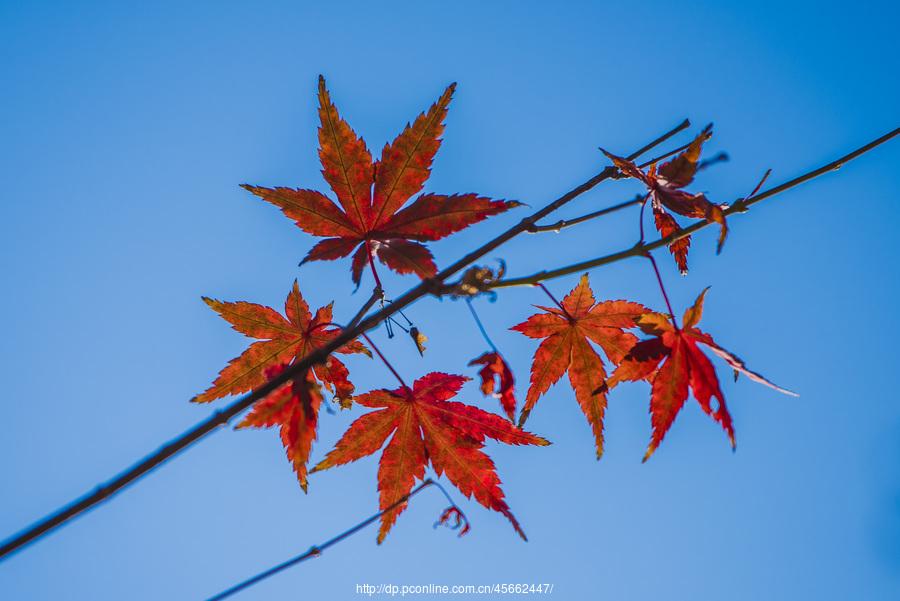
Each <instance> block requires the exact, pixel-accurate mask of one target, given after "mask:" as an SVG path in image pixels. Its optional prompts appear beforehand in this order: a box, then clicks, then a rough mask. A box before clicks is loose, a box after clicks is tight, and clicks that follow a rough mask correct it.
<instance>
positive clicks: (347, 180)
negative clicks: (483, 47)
mask: <svg viewBox="0 0 900 601" xmlns="http://www.w3.org/2000/svg"><path fill="white" fill-rule="evenodd" d="M455 87H456V84H451V85H450V86H449V87H448V88H447V89H446V90H445V91H444V93H443V95H441V97H440V99H438V101H437V102H436V103H435V104H434V105H432V106H431V108H430V109H428V111H427V112H425V113H422V114H420V115H419V116H418V117H417V118H416V120H415V122H413V124H412V125H409V124H407V126H406V128H405V129H404V130H403V131H402V132H401V133H400V135H398V136H397V137H396V138H395V139H394V141H393V142H391V143H390V144H386V145H385V146H384V149H383V150H382V151H381V159H380V160H379V161H377V162H375V163H373V162H372V155H371V153H370V152H369V149H368V148H367V147H366V144H365V142H364V141H363V140H362V138H360V137H358V136H357V135H356V133H355V132H354V131H353V130H352V129H351V128H350V126H349V125H348V124H347V122H346V121H344V120H343V119H342V118H341V117H340V115H339V114H338V111H337V108H335V106H334V104H332V102H331V99H330V97H329V95H328V90H327V89H326V88H325V79H324V78H322V77H321V76H320V77H319V117H320V119H321V126H320V127H319V158H320V159H321V161H322V175H323V176H324V177H325V180H326V181H327V182H328V185H329V186H331V189H332V190H333V191H334V194H335V196H336V197H337V201H338V203H339V205H340V206H337V205H335V203H334V202H332V201H331V200H330V199H329V198H328V197H326V196H325V195H324V194H322V193H321V192H317V191H315V190H305V189H293V188H263V187H260V186H250V185H244V186H243V187H244V188H245V189H247V190H249V191H250V192H252V193H253V194H256V195H257V196H259V197H261V198H263V199H264V200H266V201H268V202H270V203H272V204H274V205H275V206H277V207H278V208H280V209H281V210H282V212H283V213H284V214H285V215H286V216H287V217H289V218H290V219H293V220H294V221H295V222H296V224H297V226H298V227H299V228H300V229H302V230H303V231H305V232H307V233H309V234H312V235H314V236H322V237H324V238H325V240H322V241H320V242H319V243H318V244H316V245H315V246H314V247H313V248H312V250H310V251H309V254H307V255H306V257H305V258H304V259H303V262H306V261H322V260H334V259H339V258H341V257H346V256H348V255H350V254H351V253H354V250H355V253H354V254H353V260H352V262H351V274H352V277H353V281H354V283H356V284H357V285H358V284H359V281H360V278H361V277H362V271H363V268H364V267H365V264H366V262H368V263H369V264H370V265H371V266H372V270H373V272H374V270H375V264H374V262H373V257H378V259H379V260H380V261H381V262H382V263H384V264H385V265H387V266H388V267H389V268H391V269H393V270H394V271H396V272H398V273H415V274H416V275H418V276H419V277H421V278H427V277H430V276H433V275H434V274H435V273H436V272H437V267H436V266H435V263H434V259H433V257H432V255H431V252H430V251H429V250H428V249H427V248H426V247H425V246H424V245H422V244H420V242H426V241H430V240H439V239H441V238H444V237H445V236H448V235H450V234H452V233H454V232H458V231H459V230H462V229H464V228H466V227H468V226H470V225H472V224H474V223H477V222H479V221H482V220H483V219H485V218H487V217H489V216H491V215H496V214H497V213H502V212H504V211H506V210H508V209H510V208H512V207H514V206H517V205H518V203H515V202H507V201H502V200H490V199H488V198H484V197H482V196H479V195H477V194H452V195H449V196H447V195H440V194H422V195H421V196H419V197H418V198H417V199H416V200H415V201H414V202H413V203H412V204H410V205H409V206H407V207H406V208H403V205H404V204H406V202H407V201H408V200H409V199H410V198H411V197H412V196H413V195H415V194H418V193H419V192H420V191H421V190H422V186H423V185H424V184H425V180H427V179H428V176H429V174H430V173H431V163H432V161H433V159H434V156H435V154H436V153H437V151H438V148H439V147H440V145H441V134H443V131H444V118H445V117H446V115H447V106H448V105H449V104H450V99H451V97H452V95H453V90H454V89H455ZM376 279H377V277H376Z"/></svg>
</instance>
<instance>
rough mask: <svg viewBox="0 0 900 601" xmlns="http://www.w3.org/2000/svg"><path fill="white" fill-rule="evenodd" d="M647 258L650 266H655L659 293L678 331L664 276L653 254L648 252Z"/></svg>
mask: <svg viewBox="0 0 900 601" xmlns="http://www.w3.org/2000/svg"><path fill="white" fill-rule="evenodd" d="M646 257H647V258H648V259H650V264H651V265H653V271H654V272H655V273H656V281H657V282H658V283H659V291H660V292H662V296H663V299H664V300H665V301H666V309H668V310H669V317H671V318H672V325H673V326H675V329H676V330H677V329H678V321H677V320H676V319H675V312H674V311H672V303H670V302H669V295H668V294H666V286H665V284H663V280H662V276H661V275H660V274H659V267H658V266H657V265H656V259H654V258H653V253H650V252H647V254H646Z"/></svg>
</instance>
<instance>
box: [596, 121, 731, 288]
mask: <svg viewBox="0 0 900 601" xmlns="http://www.w3.org/2000/svg"><path fill="white" fill-rule="evenodd" d="M710 135H711V129H710V127H707V128H706V129H704V130H703V131H702V132H700V133H699V134H698V135H697V137H696V138H694V140H693V141H692V142H691V143H690V145H688V147H687V148H686V149H685V150H684V151H683V152H681V153H679V154H677V155H676V156H675V157H674V158H673V159H672V160H670V161H668V162H665V163H663V164H662V165H660V166H659V168H658V169H657V166H656V163H653V164H652V165H650V168H649V170H647V171H643V170H642V169H641V168H640V167H638V166H637V165H635V164H634V162H633V161H629V160H628V159H624V158H622V157H619V156H616V155H614V154H612V153H609V152H607V151H605V150H604V151H603V153H604V154H606V156H608V157H609V158H610V160H612V162H613V164H614V165H615V166H616V167H618V169H619V170H620V171H621V172H622V173H623V174H625V175H626V176H628V177H632V178H635V179H637V180H638V181H640V182H642V183H643V184H644V185H645V186H646V187H647V194H648V196H649V197H650V198H651V202H652V208H653V222H654V224H655V225H656V229H657V230H658V231H659V233H660V235H661V236H662V237H663V238H665V237H667V236H671V235H673V234H677V233H679V232H680V231H681V229H682V228H681V226H680V225H679V224H678V222H677V221H676V220H675V218H674V217H672V215H671V213H669V212H668V211H667V210H666V209H668V210H669V211H672V212H673V213H677V214H678V215H683V216H685V217H694V218H699V219H707V220H709V221H715V222H716V223H718V224H719V241H718V244H717V247H716V250H717V252H721V250H722V246H723V245H724V244H725V238H726V237H727V236H728V223H727V221H726V220H725V212H724V209H726V208H727V206H725V205H718V204H715V203H712V202H710V201H709V199H707V198H706V195H704V194H703V193H691V192H688V191H686V190H684V187H685V186H687V185H688V184H690V183H691V182H693V181H694V176H695V175H696V173H697V169H698V166H699V161H700V153H701V152H702V150H703V143H704V142H705V141H706V140H708V139H709V137H710ZM690 248H691V237H690V236H685V237H683V238H680V239H678V240H675V241H674V242H672V243H671V244H669V251H670V252H671V253H672V256H673V257H674V258H675V262H676V263H677V265H678V269H679V270H680V271H681V273H682V274H686V273H687V271H688V265H687V257H688V251H689V250H690Z"/></svg>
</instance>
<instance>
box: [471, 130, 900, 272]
mask: <svg viewBox="0 0 900 601" xmlns="http://www.w3.org/2000/svg"><path fill="white" fill-rule="evenodd" d="M898 135H900V127H898V128H897V129H895V130H893V131H890V132H888V133H886V134H885V135H883V136H881V137H880V138H877V139H875V140H873V141H871V142H869V143H868V144H866V145H865V146H861V147H859V148H857V149H856V150H854V151H853V152H851V153H849V154H846V155H844V156H842V157H841V158H839V159H837V160H835V161H832V162H830V163H828V164H827V165H823V166H821V167H819V168H818V169H813V170H812V171H809V172H807V173H804V174H803V175H801V176H799V177H795V178H794V179H792V180H788V181H786V182H784V183H783V184H780V185H778V186H775V187H774V188H769V189H768V190H766V191H764V192H760V193H759V194H756V195H755V196H750V197H747V198H743V199H740V200H738V201H737V202H735V203H734V204H733V205H731V207H729V208H728V209H727V210H725V211H724V213H725V215H726V216H728V215H733V214H735V213H743V212H745V211H746V210H747V209H748V208H749V207H751V206H753V205H755V204H756V203H758V202H762V201H763V200H765V199H767V198H771V197H772V196H775V195H777V194H781V193H782V192H785V191H787V190H789V189H791V188H794V187H796V186H799V185H800V184H803V183H806V182H808V181H809V180H811V179H815V178H816V177H819V176H820V175H824V174H826V173H828V172H830V171H836V170H837V169H840V168H841V167H842V166H844V165H845V164H846V163H848V162H849V161H852V160H853V159H855V158H857V157H859V156H860V155H863V154H865V153H867V152H869V151H870V150H872V149H873V148H875V147H877V146H880V145H881V144H884V143H885V142H887V141H888V140H890V139H892V138H895V137H897V136H898ZM711 223H713V222H711V221H706V220H703V221H698V222H696V223H693V224H691V225H689V226H687V227H685V228H682V229H681V230H679V231H678V232H676V233H674V234H670V235H669V236H666V237H665V238H660V239H659V240H655V241H653V242H648V243H644V244H637V245H635V246H633V247H631V248H629V249H626V250H622V251H619V252H616V253H612V254H609V255H606V256H603V257H599V258H596V259H590V260H588V261H581V262H580V263H574V264H572V265H568V266H566V267H560V268H558V269H551V270H545V271H539V272H537V273H534V274H532V275H528V276H522V277H518V278H509V279H504V280H501V281H499V282H493V283H491V284H489V285H488V286H487V287H488V288H491V289H495V288H510V287H513V286H533V285H535V284H537V283H538V282H543V281H546V280H551V279H553V278H558V277H562V276H565V275H571V274H573V273H581V272H583V271H587V270H589V269H594V268H595V267H600V266H602V265H609V264H610V263H616V262H618V261H622V260H624V259H628V258H630V257H640V256H644V255H646V254H647V252H649V251H651V250H654V249H657V248H660V247H663V246H666V245H669V244H671V243H672V242H675V241H677V240H681V239H682V238H686V237H688V236H690V235H691V234H693V233H694V232H697V231H699V230H701V229H703V228H705V227H707V226H708V225H710V224H711Z"/></svg>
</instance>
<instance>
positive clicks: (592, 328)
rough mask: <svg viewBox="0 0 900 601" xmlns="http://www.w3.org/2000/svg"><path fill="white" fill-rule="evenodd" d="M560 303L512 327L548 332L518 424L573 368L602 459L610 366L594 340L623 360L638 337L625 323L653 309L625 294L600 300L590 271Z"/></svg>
mask: <svg viewBox="0 0 900 601" xmlns="http://www.w3.org/2000/svg"><path fill="white" fill-rule="evenodd" d="M561 305H562V308H554V307H540V306H538V308H539V309H543V310H544V311H545V312H546V313H538V314H536V315H532V316H531V317H529V318H528V319H527V320H526V321H524V322H522V323H520V324H518V325H516V326H513V327H512V328H511V329H513V330H517V331H519V332H521V333H523V334H525V335H526V336H529V337H531V338H544V340H543V341H542V342H541V344H540V346H538V348H537V350H536V351H535V353H534V361H533V363H532V366H531V386H530V387H529V388H528V394H527V396H526V397H525V406H524V407H523V408H522V414H521V415H520V416H519V426H520V427H521V426H523V425H524V424H525V420H526V419H528V415H529V413H530V412H531V410H532V408H533V407H534V405H535V403H536V402H537V400H538V399H539V398H540V397H541V396H542V395H543V394H544V393H545V392H547V390H548V389H549V388H550V386H552V385H553V384H555V383H556V382H557V381H559V379H560V378H561V377H562V376H563V374H564V373H566V371H568V372H569V382H571V384H572V388H573V389H574V390H575V398H576V400H577V401H578V404H579V405H580V406H581V410H582V411H583V412H584V415H585V417H587V420H588V422H589V423H590V425H591V428H592V430H593V432H594V440H595V443H596V448H597V458H598V459H599V458H600V456H601V455H602V454H603V416H604V414H605V413H606V388H605V384H606V369H605V368H604V367H603V360H602V359H601V358H600V355H599V354H597V351H595V350H594V348H593V347H592V346H591V344H590V342H589V341H593V342H594V343H596V344H598V345H600V347H602V348H603V351H604V352H605V353H606V356H607V357H608V358H609V360H610V361H612V362H613V363H614V364H618V363H619V361H621V360H622V358H623V357H624V356H625V355H626V354H627V353H628V351H629V350H631V347H632V346H634V344H635V343H636V342H637V337H635V336H634V334H631V333H629V332H625V331H624V329H625V328H632V327H634V326H635V320H636V319H637V318H638V317H639V316H640V315H642V314H643V313H646V312H647V311H648V309H647V308H646V307H644V306H643V305H641V304H638V303H633V302H629V301H624V300H614V301H603V302H599V303H595V302H594V293H593V291H592V290H591V286H590V282H589V281H588V276H587V274H585V275H584V276H582V278H581V281H580V282H579V283H578V285H577V286H575V288H574V289H572V291H571V292H570V293H569V294H568V295H567V296H566V297H565V298H564V299H563V301H562V303H561Z"/></svg>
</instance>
